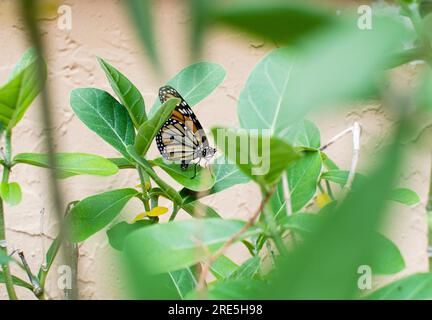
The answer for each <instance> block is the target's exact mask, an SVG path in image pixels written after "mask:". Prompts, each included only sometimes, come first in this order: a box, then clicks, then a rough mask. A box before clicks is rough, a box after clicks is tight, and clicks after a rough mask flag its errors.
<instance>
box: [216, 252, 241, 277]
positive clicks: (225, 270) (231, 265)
mask: <svg viewBox="0 0 432 320" xmlns="http://www.w3.org/2000/svg"><path fill="white" fill-rule="evenodd" d="M238 268H239V266H238V265H237V264H236V263H235V262H234V261H232V260H231V259H230V258H228V257H227V256H225V255H221V256H220V257H219V258H217V259H216V261H215V262H214V263H213V264H212V265H211V266H210V272H211V273H212V274H213V275H214V276H215V278H216V279H218V280H225V279H228V278H229V277H230V276H231V274H233V272H235V271H236V270H237V269H238Z"/></svg>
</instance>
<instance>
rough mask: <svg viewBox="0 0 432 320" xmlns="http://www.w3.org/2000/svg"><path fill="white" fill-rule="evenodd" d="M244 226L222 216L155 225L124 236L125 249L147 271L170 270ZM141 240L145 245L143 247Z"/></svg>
mask: <svg viewBox="0 0 432 320" xmlns="http://www.w3.org/2000/svg"><path fill="white" fill-rule="evenodd" d="M244 225H245V223H244V222H242V221H235V220H222V219H197V220H186V221H174V222H169V223H164V224H157V225H153V226H149V227H147V228H143V229H140V230H136V231H134V232H133V233H132V234H130V235H129V236H128V237H127V238H126V242H125V252H126V253H127V255H128V256H133V257H134V261H135V262H136V263H138V264H139V266H140V268H141V269H142V270H145V271H146V272H148V273H154V274H157V273H161V272H169V271H174V270H178V269H181V268H185V267H188V266H191V265H193V264H195V263H197V262H199V261H201V260H202V259H204V257H205V256H206V250H205V249H204V246H206V247H207V249H208V251H209V252H214V251H215V250H217V249H218V248H220V247H221V246H222V245H223V244H224V242H225V241H227V240H228V239H229V238H230V237H231V236H233V235H234V234H236V233H237V232H238V231H239V230H240V229H241V228H243V226H244ZM259 232H260V229H259V228H256V227H254V228H251V229H249V230H248V231H247V232H246V233H244V234H243V235H242V236H241V239H244V238H246V237H249V236H251V235H254V234H257V233H259ZM241 239H239V240H241ZM143 243H146V244H148V245H146V246H143V245H142V244H143Z"/></svg>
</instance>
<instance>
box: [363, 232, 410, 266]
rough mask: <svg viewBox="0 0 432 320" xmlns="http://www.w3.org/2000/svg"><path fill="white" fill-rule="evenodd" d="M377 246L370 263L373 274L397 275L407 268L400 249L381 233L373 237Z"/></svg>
mask: <svg viewBox="0 0 432 320" xmlns="http://www.w3.org/2000/svg"><path fill="white" fill-rule="evenodd" d="M371 236H372V237H373V239H372V240H371V241H373V242H374V244H375V246H376V247H375V248H376V249H375V253H374V255H373V256H372V258H371V260H370V262H369V263H367V262H366V263H364V264H366V265H368V266H370V267H371V269H372V273H373V274H384V275H389V274H395V273H397V272H399V271H402V270H403V269H404V268H405V261H404V259H403V257H402V255H401V253H400V251H399V249H398V247H397V246H396V245H395V244H394V243H393V242H392V241H390V240H389V239H387V238H386V237H384V236H383V235H381V234H379V233H375V234H372V235H371Z"/></svg>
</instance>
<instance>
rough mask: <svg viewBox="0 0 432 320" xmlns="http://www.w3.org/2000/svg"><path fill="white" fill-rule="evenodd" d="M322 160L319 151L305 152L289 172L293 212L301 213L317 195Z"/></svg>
mask: <svg viewBox="0 0 432 320" xmlns="http://www.w3.org/2000/svg"><path fill="white" fill-rule="evenodd" d="M321 168H322V160H321V156H320V154H319V152H318V151H313V152H305V153H304V156H303V157H302V158H301V159H299V160H297V161H296V162H295V163H293V164H292V165H291V166H290V167H289V168H288V171H287V176H288V185H289V191H290V198H291V209H292V212H298V211H300V210H301V209H302V208H303V207H304V206H305V205H306V204H307V203H308V202H309V201H310V200H311V199H312V198H313V196H314V195H315V192H316V188H317V183H318V180H319V177H320V174H321Z"/></svg>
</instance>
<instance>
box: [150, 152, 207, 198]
mask: <svg viewBox="0 0 432 320" xmlns="http://www.w3.org/2000/svg"><path fill="white" fill-rule="evenodd" d="M151 164H153V165H155V166H158V167H159V168H161V169H162V170H163V171H165V172H166V173H168V174H169V175H170V176H171V178H173V179H174V180H175V181H177V182H178V183H180V184H181V185H182V186H184V187H186V188H187V189H190V190H193V191H206V190H209V189H211V187H213V185H214V184H215V179H214V176H213V175H212V173H211V171H210V170H208V169H204V168H202V167H201V166H199V165H198V166H197V168H196V176H195V177H194V175H195V168H194V166H195V165H194V164H191V165H190V166H189V167H188V169H187V170H182V169H181V168H180V165H179V164H177V163H167V162H165V161H164V159H162V158H157V159H155V160H153V161H151Z"/></svg>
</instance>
